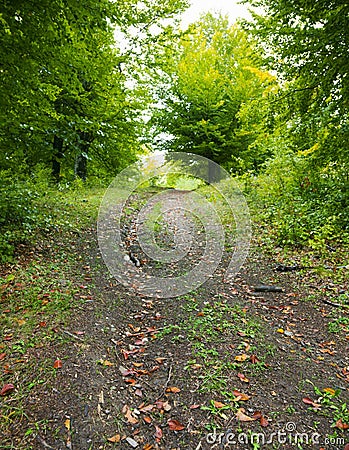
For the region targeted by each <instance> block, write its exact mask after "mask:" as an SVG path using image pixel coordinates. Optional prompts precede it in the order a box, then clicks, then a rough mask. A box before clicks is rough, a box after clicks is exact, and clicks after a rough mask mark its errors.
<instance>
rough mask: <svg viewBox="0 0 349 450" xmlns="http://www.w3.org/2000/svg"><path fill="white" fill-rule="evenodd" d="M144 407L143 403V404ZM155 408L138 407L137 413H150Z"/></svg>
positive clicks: (152, 406)
mask: <svg viewBox="0 0 349 450" xmlns="http://www.w3.org/2000/svg"><path fill="white" fill-rule="evenodd" d="M143 405H144V403H143ZM154 408H155V405H147V406H140V407H139V408H138V409H139V411H141V412H143V413H147V412H151V411H153V409H154Z"/></svg>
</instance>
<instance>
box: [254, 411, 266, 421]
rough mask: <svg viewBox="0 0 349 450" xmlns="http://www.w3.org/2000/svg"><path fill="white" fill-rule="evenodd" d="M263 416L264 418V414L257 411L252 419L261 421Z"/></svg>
mask: <svg viewBox="0 0 349 450" xmlns="http://www.w3.org/2000/svg"><path fill="white" fill-rule="evenodd" d="M262 417H263V416H262V413H261V412H260V411H255V412H254V413H253V414H252V418H253V419H254V420H258V419H261V418H262Z"/></svg>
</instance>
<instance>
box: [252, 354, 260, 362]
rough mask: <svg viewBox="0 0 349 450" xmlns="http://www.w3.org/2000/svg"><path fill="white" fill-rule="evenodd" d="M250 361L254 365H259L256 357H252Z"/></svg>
mask: <svg viewBox="0 0 349 450" xmlns="http://www.w3.org/2000/svg"><path fill="white" fill-rule="evenodd" d="M250 361H251V363H252V364H257V363H258V362H259V359H258V358H257V356H256V355H251V356H250Z"/></svg>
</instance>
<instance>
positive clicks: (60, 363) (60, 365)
mask: <svg viewBox="0 0 349 450" xmlns="http://www.w3.org/2000/svg"><path fill="white" fill-rule="evenodd" d="M61 367H62V361H61V360H60V359H57V360H56V361H55V362H54V363H53V368H54V369H60V368H61Z"/></svg>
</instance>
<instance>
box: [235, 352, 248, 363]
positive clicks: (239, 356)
mask: <svg viewBox="0 0 349 450" xmlns="http://www.w3.org/2000/svg"><path fill="white" fill-rule="evenodd" d="M247 358H248V355H246V354H245V353H243V354H242V355H237V356H235V361H239V362H244V361H246V359H247Z"/></svg>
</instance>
